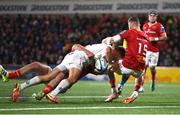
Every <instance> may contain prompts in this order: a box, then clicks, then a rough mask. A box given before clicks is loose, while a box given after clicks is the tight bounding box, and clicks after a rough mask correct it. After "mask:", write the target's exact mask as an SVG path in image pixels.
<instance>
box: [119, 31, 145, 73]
mask: <svg viewBox="0 0 180 115" xmlns="http://www.w3.org/2000/svg"><path fill="white" fill-rule="evenodd" d="M124 34H125V35H124V36H123V35H122V37H126V38H125V39H126V41H127V48H126V54H125V58H124V60H123V65H124V66H125V67H128V68H130V69H134V70H143V69H144V67H145V53H146V49H147V44H148V41H147V40H146V39H145V38H146V37H147V36H146V34H145V33H144V32H142V31H137V30H135V29H131V30H127V31H126V33H124Z"/></svg>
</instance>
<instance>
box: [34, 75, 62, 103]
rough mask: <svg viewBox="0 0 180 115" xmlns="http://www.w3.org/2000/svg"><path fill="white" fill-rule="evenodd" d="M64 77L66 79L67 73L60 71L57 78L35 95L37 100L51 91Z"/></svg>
mask: <svg viewBox="0 0 180 115" xmlns="http://www.w3.org/2000/svg"><path fill="white" fill-rule="evenodd" d="M63 79H65V74H64V73H62V72H61V73H60V74H58V75H57V76H56V78H54V79H52V80H51V81H50V82H49V83H48V84H47V85H46V86H45V87H44V88H43V89H42V91H41V92H38V93H37V94H35V95H34V97H35V99H36V100H39V101H40V100H41V99H42V98H43V97H44V96H45V95H46V94H48V93H49V92H51V91H52V90H53V89H54V88H55V87H56V86H57V85H58V84H59V83H60V82H61V81H62V80H63Z"/></svg>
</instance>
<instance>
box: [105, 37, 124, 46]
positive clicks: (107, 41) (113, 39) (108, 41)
mask: <svg viewBox="0 0 180 115" xmlns="http://www.w3.org/2000/svg"><path fill="white" fill-rule="evenodd" d="M120 40H121V36H120V35H115V36H112V37H107V38H105V39H103V40H102V43H105V44H108V45H112V44H113V43H116V42H119V41H120Z"/></svg>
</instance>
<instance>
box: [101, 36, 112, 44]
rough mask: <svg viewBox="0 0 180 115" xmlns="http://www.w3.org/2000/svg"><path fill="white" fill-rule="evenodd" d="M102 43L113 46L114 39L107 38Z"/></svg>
mask: <svg viewBox="0 0 180 115" xmlns="http://www.w3.org/2000/svg"><path fill="white" fill-rule="evenodd" d="M102 43H105V44H108V45H111V44H113V39H112V37H107V38H105V39H103V40H102Z"/></svg>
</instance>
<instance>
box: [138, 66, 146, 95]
mask: <svg viewBox="0 0 180 115" xmlns="http://www.w3.org/2000/svg"><path fill="white" fill-rule="evenodd" d="M146 71H147V66H146V67H145V69H144V75H143V76H142V82H141V86H140V88H139V93H143V92H144V82H145V78H146Z"/></svg>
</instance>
